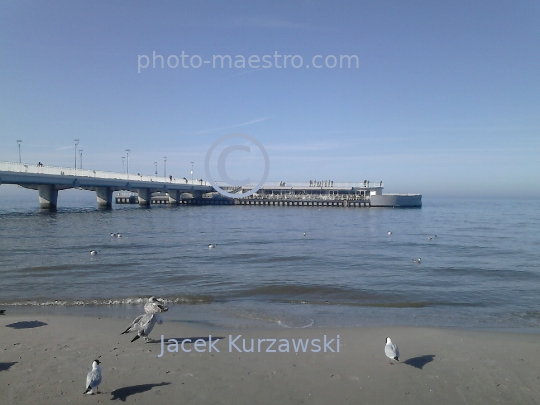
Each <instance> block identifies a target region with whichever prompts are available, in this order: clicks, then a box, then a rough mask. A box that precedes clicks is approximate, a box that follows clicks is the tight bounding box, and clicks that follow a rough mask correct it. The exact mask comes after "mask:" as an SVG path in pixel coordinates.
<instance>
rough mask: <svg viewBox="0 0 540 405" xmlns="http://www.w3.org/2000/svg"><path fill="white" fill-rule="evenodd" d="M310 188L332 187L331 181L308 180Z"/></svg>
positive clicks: (332, 182)
mask: <svg viewBox="0 0 540 405" xmlns="http://www.w3.org/2000/svg"><path fill="white" fill-rule="evenodd" d="M309 186H310V187H334V181H333V180H310V181H309Z"/></svg>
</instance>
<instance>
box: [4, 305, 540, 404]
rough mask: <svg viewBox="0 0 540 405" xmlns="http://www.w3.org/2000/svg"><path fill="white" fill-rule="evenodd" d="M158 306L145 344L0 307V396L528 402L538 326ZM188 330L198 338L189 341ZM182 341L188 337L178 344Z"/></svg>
mask: <svg viewBox="0 0 540 405" xmlns="http://www.w3.org/2000/svg"><path fill="white" fill-rule="evenodd" d="M166 315H167V314H164V316H163V318H164V319H165V323H164V324H163V325H156V327H155V328H154V331H153V332H152V334H151V337H152V338H153V339H154V340H153V341H152V342H151V343H146V342H144V341H143V340H142V339H139V340H137V341H135V342H133V343H131V342H130V341H131V339H132V338H133V337H134V335H133V334H127V335H120V333H121V332H122V331H123V330H124V329H125V328H126V327H127V326H128V325H129V324H130V321H131V320H128V319H125V320H123V319H112V318H97V317H82V316H59V315H38V316H35V317H28V316H19V315H9V313H8V314H7V315H5V316H2V317H0V350H1V358H0V403H1V404H17V405H22V404H53V403H54V404H92V403H108V402H110V401H116V402H118V403H146V404H155V405H159V404H176V403H186V404H193V403H203V404H250V405H251V404H274V403H284V404H300V403H305V404H332V403H336V404H337V403H341V404H359V403H361V404H391V403H395V404H426V405H427V404H438V405H441V404H493V403H500V404H516V403H521V404H530V403H538V402H539V401H540V366H539V365H540V336H539V335H534V334H521V333H504V332H478V331H462V330H452V329H435V328H414V327H401V326H399V327H360V328H341V329H338V328H316V327H312V328H304V329H294V328H290V329H286V328H283V329H268V330H266V329H235V330H225V329H224V330H216V329H205V328H203V327H194V326H193V325H191V324H185V323H181V322H167V317H166ZM161 335H163V336H164V339H165V342H166V341H167V340H168V339H175V340H176V342H177V345H176V344H175V341H172V340H171V345H170V346H163V350H164V351H163V354H162V344H161V340H160V339H161ZM209 335H211V338H209ZM239 335H241V336H240V337H238V336H239ZM338 335H339V352H338V345H337V343H338V341H337V337H338ZM325 336H326V343H327V345H326V346H325V345H324V343H325V342H324V337H325ZM387 336H390V337H391V338H392V340H393V341H394V342H395V343H397V344H398V345H399V348H400V352H401V353H400V354H401V362H399V363H396V364H393V365H390V364H389V361H388V358H386V356H385V354H384V342H385V338H386V337H387ZM237 337H238V338H237ZM197 338H201V341H199V342H198V343H193V342H194V341H195V340H196V339H197ZM236 338H237V339H236ZM185 339H191V340H192V342H187V341H186V342H184V344H183V346H182V341H183V340H185ZM209 339H210V340H209ZM216 339H217V340H218V341H217V342H215V340H216ZM234 339H236V340H234ZM252 339H253V349H254V352H245V351H244V343H245V348H246V349H250V348H251V341H252ZM262 339H264V341H262ZM272 339H275V340H276V341H275V343H273V344H272ZM298 339H302V342H303V343H304V344H306V343H307V346H306V352H305V353H304V352H303V349H302V348H301V347H300V348H299V349H298V350H299V352H298V353H296V350H295V347H294V346H295V345H298ZM332 339H333V341H331V340H332ZM259 340H261V341H260V342H259ZM330 341H331V342H330ZM231 342H233V344H231ZM210 343H212V345H211V346H210ZM287 345H288V349H289V351H288V352H286V351H285V350H286V349H287ZM237 348H238V349H237ZM173 349H178V352H171V351H170V350H173ZM196 349H198V350H199V351H200V352H197V351H196ZM189 350H191V351H190V352H188V351H189ZM210 350H211V351H210ZM217 350H219V352H218V351H217ZM267 350H270V351H267ZM271 350H275V352H272V351H271ZM280 350H281V352H280ZM325 350H326V351H325ZM160 354H162V355H161V357H158V356H159V355H160ZM95 358H99V359H100V361H101V363H102V370H103V382H102V383H101V385H100V387H99V390H100V393H99V394H97V395H91V396H90V395H83V392H84V390H85V380H86V374H87V372H88V371H89V370H90V367H91V364H92V361H93V360H94V359H95Z"/></svg>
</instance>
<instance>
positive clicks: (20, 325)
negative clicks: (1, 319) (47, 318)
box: [6, 321, 47, 329]
mask: <svg viewBox="0 0 540 405" xmlns="http://www.w3.org/2000/svg"><path fill="white" fill-rule="evenodd" d="M45 325H47V324H46V323H45V322H41V321H21V322H15V323H10V324H9V325H6V328H13V329H31V328H39V327H40V326H45Z"/></svg>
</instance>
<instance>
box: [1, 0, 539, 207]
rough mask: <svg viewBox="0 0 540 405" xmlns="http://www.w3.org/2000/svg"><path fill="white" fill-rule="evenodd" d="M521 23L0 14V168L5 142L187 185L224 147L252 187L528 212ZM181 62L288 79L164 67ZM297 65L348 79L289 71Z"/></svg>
mask: <svg viewBox="0 0 540 405" xmlns="http://www.w3.org/2000/svg"><path fill="white" fill-rule="evenodd" d="M539 22H540V2H538V1H473V2H471V1H457V0H451V1H397V0H396V1H345V2H333V1H272V2H257V1H226V2H225V1H161V2H150V1H145V2H142V1H131V0H130V1H127V0H121V1H108V0H107V1H72V2H66V1H47V2H36V1H2V2H1V3H0V161H12V162H16V161H18V149H17V143H16V140H17V139H21V140H23V143H22V145H21V150H22V160H23V162H27V163H37V162H38V161H41V162H43V163H45V164H47V165H54V166H64V167H71V166H73V160H74V142H73V139H74V138H79V139H80V144H79V148H80V149H82V150H83V162H84V167H85V168H91V169H99V170H110V171H122V160H121V156H125V152H124V151H125V149H128V148H129V149H130V150H131V153H130V172H133V173H135V172H140V173H147V174H151V173H153V172H154V162H155V161H157V162H159V171H160V173H161V172H162V171H163V157H164V156H167V172H168V173H167V174H169V173H170V174H173V175H174V176H175V177H183V176H186V177H189V170H190V169H191V163H190V162H192V161H194V162H195V171H196V174H195V176H196V177H197V178H200V177H205V176H204V170H203V162H204V157H205V154H206V151H207V150H208V148H209V147H210V146H211V145H212V143H213V142H214V141H215V140H217V139H218V138H219V137H221V136H223V135H226V134H229V133H233V132H240V133H245V134H248V135H251V136H253V137H255V138H257V139H258V140H259V141H260V142H261V143H262V144H263V145H264V146H265V148H266V149H267V151H268V154H269V156H270V162H271V164H270V176H269V180H276V181H280V180H285V181H301V180H310V179H319V180H321V179H330V180H334V181H363V180H364V179H369V180H373V181H379V180H383V181H384V182H385V184H386V189H385V191H386V192H419V193H422V194H424V195H425V196H439V195H441V196H442V195H447V194H456V195H461V196H464V195H486V196H494V195H504V194H506V195H508V194H510V195H526V196H529V197H535V196H536V197H537V196H540V163H539V161H540V158H539V157H540V73H539V72H540V46H539V43H540V23H539ZM153 52H156V54H159V55H163V56H164V57H165V67H164V68H161V63H160V61H159V59H158V60H157V62H158V66H156V68H152V54H153ZM182 52H184V54H185V55H189V57H191V56H193V55H199V56H200V57H201V60H209V61H212V58H213V55H217V54H219V55H225V54H228V55H231V56H232V57H233V61H234V57H235V56H236V55H243V56H244V57H245V58H246V59H247V58H248V57H249V56H251V55H257V56H259V57H262V56H263V55H272V59H271V60H272V62H273V63H274V61H275V58H274V56H273V55H274V54H275V53H276V52H277V54H279V55H299V56H301V57H302V59H303V65H302V67H299V68H293V67H292V66H290V65H288V66H287V68H283V67H282V68H277V67H276V66H275V65H273V66H272V67H271V68H259V69H253V68H251V67H249V66H246V67H245V68H235V67H232V68H228V67H227V68H221V67H217V68H212V66H211V64H203V65H202V66H201V67H200V68H198V69H197V68H192V67H190V68H182V67H181V66H179V67H177V68H170V67H168V66H167V57H168V56H170V55H176V56H178V57H180V56H181V54H182ZM139 55H148V56H149V57H150V66H149V67H148V68H146V69H140V73H139V72H138V70H139V69H138V60H139ZM315 55H322V58H320V59H318V60H317V63H318V64H323V65H324V58H325V57H326V56H328V55H335V56H336V57H337V58H338V59H339V55H356V56H357V57H358V62H359V64H358V67H356V66H354V67H352V68H339V67H335V68H328V67H324V66H323V67H322V68H320V69H315V68H314V67H313V66H310V67H309V68H307V67H306V65H311V64H312V63H311V62H312V60H311V59H312V57H313V56H315ZM189 57H188V58H187V59H185V60H184V62H185V63H186V64H187V65H188V66H189V63H190V59H189ZM143 61H144V59H143ZM170 61H171V63H174V59H171V60H170ZM290 61H291V60H289V62H290ZM295 61H296V62H297V64H298V61H299V59H298V58H297V59H295ZM192 62H195V64H196V63H197V62H198V60H197V59H192ZM329 62H332V59H329ZM278 65H280V66H282V65H283V58H281V59H280V60H279V61H278ZM353 65H355V64H353ZM231 156H233V155H231ZM236 169H238V168H236ZM243 177H246V176H243ZM2 187H4V186H2Z"/></svg>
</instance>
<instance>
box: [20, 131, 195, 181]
mask: <svg viewBox="0 0 540 405" xmlns="http://www.w3.org/2000/svg"><path fill="white" fill-rule="evenodd" d="M73 141H74V142H75V163H74V167H75V170H77V146H79V141H80V140H79V139H74V140H73ZM21 143H22V140H21V139H17V146H18V147H19V163H22V158H21ZM129 152H131V150H130V149H126V156H122V171H124V161H125V163H126V166H125V170H126V173H127V174H128V175H129ZM82 153H83V150H82V149H79V156H80V160H79V169H82V156H83V155H82ZM154 166H155V173H156V176H157V175H158V171H157V162H154ZM163 177H167V156H164V157H163ZM191 182H192V183H193V162H191Z"/></svg>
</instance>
